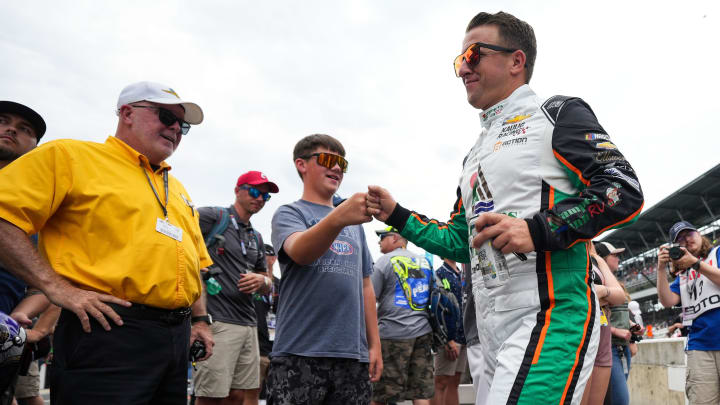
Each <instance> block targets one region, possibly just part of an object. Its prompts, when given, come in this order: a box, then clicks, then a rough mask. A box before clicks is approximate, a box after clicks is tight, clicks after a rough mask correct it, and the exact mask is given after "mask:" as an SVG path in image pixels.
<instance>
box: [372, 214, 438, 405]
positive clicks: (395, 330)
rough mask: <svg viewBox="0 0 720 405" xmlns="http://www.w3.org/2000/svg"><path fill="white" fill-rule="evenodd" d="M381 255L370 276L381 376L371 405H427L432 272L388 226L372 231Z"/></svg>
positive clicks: (430, 389) (430, 382)
mask: <svg viewBox="0 0 720 405" xmlns="http://www.w3.org/2000/svg"><path fill="white" fill-rule="evenodd" d="M375 233H377V234H378V236H379V237H380V251H381V252H382V253H384V255H383V256H382V257H380V258H379V259H378V261H377V262H376V263H375V265H374V266H373V274H372V276H371V280H372V284H373V289H374V290H375V296H376V298H377V301H378V309H377V313H378V325H379V330H380V342H381V346H382V357H383V365H384V372H383V376H382V378H381V379H380V381H378V382H377V383H374V384H373V404H374V405H375V404H385V403H388V402H390V403H392V402H402V401H403V400H412V401H413V404H414V405H428V404H430V398H432V397H433V395H434V393H435V390H434V385H433V371H434V370H433V358H432V352H431V346H432V327H431V326H430V322H429V321H428V312H427V310H426V308H427V305H428V301H429V298H430V281H431V280H432V277H433V276H432V270H431V269H430V265H429V264H428V263H427V260H426V259H425V258H424V257H421V256H418V255H416V254H415V253H412V252H410V251H409V250H407V239H405V238H403V237H402V236H400V233H399V232H398V230H397V229H395V228H393V227H391V226H389V227H387V228H385V229H383V230H381V231H375Z"/></svg>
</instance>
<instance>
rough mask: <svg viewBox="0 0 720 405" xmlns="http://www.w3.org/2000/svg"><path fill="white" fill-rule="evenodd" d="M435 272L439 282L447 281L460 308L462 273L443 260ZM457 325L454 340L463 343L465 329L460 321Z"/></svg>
mask: <svg viewBox="0 0 720 405" xmlns="http://www.w3.org/2000/svg"><path fill="white" fill-rule="evenodd" d="M435 274H437V277H438V278H439V279H440V280H441V282H442V280H443V279H444V280H447V281H448V283H449V284H450V291H451V292H452V293H453V295H454V296H455V299H456V300H457V302H458V305H460V308H462V307H463V305H462V288H463V279H462V273H461V272H459V273H456V272H455V270H453V268H452V267H450V265H448V264H447V263H444V262H443V265H442V266H440V267H439V268H438V269H437V270H435ZM469 310H470V309H469ZM471 310H474V308H472V309H471ZM459 325H460V326H459V327H458V331H457V335H456V339H455V342H456V343H459V344H461V345H464V344H465V343H466V341H465V330H464V329H463V323H462V322H459Z"/></svg>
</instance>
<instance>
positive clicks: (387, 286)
mask: <svg viewBox="0 0 720 405" xmlns="http://www.w3.org/2000/svg"><path fill="white" fill-rule="evenodd" d="M395 256H404V257H408V258H411V259H416V260H418V261H422V257H420V256H418V255H416V254H415V253H413V252H411V251H409V250H407V249H395V250H393V251H392V252H390V253H388V254H385V255H383V256H381V257H380V258H379V259H378V261H377V263H375V266H374V267H373V268H374V270H373V274H372V276H371V277H370V279H371V280H372V283H373V288H374V289H375V296H376V297H377V301H378V304H379V305H378V309H377V312H378V328H379V330H380V338H381V339H412V338H416V337H420V336H422V335H425V334H428V333H430V332H432V327H431V326H430V322H429V321H428V312H427V311H426V310H422V311H415V310H413V309H411V308H410V306H409V305H407V299H406V298H405V293H404V292H403V289H402V287H401V286H400V282H399V281H398V277H397V275H396V274H395V270H394V269H393V264H392V263H391V261H390V259H391V258H393V257H395ZM426 277H427V275H426ZM417 281H421V282H419V283H417V284H414V285H411V287H413V288H415V289H417V288H418V287H423V288H422V290H423V291H421V293H424V296H429V293H430V285H429V282H430V280H429V278H425V279H422V280H420V279H418V280H417ZM423 303H425V302H423Z"/></svg>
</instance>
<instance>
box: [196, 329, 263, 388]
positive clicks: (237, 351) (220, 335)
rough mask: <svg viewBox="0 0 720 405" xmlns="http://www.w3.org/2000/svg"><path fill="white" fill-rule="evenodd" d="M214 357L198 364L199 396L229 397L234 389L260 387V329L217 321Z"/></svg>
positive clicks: (214, 336) (197, 383)
mask: <svg viewBox="0 0 720 405" xmlns="http://www.w3.org/2000/svg"><path fill="white" fill-rule="evenodd" d="M210 330H211V331H212V333H213V339H214V340H215V346H213V355H212V356H210V358H209V359H207V360H205V361H201V362H198V363H197V368H198V369H197V372H196V373H195V375H194V376H193V380H194V383H195V396H198V397H210V398H225V397H227V396H228V394H230V390H231V389H234V390H251V389H257V388H259V387H260V350H259V347H258V340H257V328H255V327H254V326H243V325H233V324H230V323H224V322H213V324H212V325H211V326H210Z"/></svg>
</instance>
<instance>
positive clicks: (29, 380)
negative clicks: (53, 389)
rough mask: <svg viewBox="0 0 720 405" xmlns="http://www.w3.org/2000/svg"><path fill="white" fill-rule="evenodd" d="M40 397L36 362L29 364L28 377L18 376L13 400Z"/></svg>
mask: <svg viewBox="0 0 720 405" xmlns="http://www.w3.org/2000/svg"><path fill="white" fill-rule="evenodd" d="M38 395H40V370H39V368H38V362H37V361H33V362H32V363H30V368H29V369H28V375H20V376H18V380H17V385H15V398H18V399H23V398H33V397H37V396H38Z"/></svg>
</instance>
